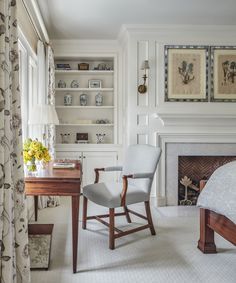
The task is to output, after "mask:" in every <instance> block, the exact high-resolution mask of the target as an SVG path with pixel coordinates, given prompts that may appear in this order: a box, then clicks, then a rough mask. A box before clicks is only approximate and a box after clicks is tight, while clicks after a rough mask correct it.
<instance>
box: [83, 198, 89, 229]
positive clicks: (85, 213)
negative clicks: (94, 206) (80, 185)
mask: <svg viewBox="0 0 236 283" xmlns="http://www.w3.org/2000/svg"><path fill="white" fill-rule="evenodd" d="M87 207H88V199H87V198H86V197H83V219H82V228H83V229H86V226H87Z"/></svg>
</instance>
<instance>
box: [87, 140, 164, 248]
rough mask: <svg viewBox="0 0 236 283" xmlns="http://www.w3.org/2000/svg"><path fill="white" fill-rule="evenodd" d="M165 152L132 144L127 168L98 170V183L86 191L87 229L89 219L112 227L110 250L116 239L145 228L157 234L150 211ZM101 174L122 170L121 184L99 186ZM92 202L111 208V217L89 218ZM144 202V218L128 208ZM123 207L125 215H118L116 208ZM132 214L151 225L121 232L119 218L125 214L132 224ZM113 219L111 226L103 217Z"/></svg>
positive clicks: (97, 216)
mask: <svg viewBox="0 0 236 283" xmlns="http://www.w3.org/2000/svg"><path fill="white" fill-rule="evenodd" d="M160 154H161V150H160V148H158V147H154V146H151V145H131V146H129V147H128V149H127V152H126V157H125V161H124V166H123V167H121V166H115V167H108V168H96V169H94V170H95V174H96V177H95V183H94V184H91V185H87V186H85V187H84V188H83V196H84V201H83V223H82V227H83V229H86V222H87V220H89V219H96V220H98V221H99V222H101V223H103V224H104V225H106V226H108V227H109V248H110V249H114V248H115V239H116V238H120V237H122V236H126V235H128V234H130V233H134V232H137V231H140V230H143V229H148V228H149V229H150V231H151V234H152V235H155V234H156V233H155V229H154V226H153V222H152V216H151V211H150V203H149V199H150V191H151V186H152V182H153V177H154V174H155V171H156V168H157V164H158V161H159V158H160ZM99 171H121V178H120V181H119V182H114V183H99ZM88 199H89V200H91V201H92V202H94V203H96V204H99V205H101V206H104V207H108V208H109V214H104V215H96V216H87V202H88ZM139 202H144V203H145V209H146V214H147V216H143V215H141V214H139V213H137V212H135V211H133V210H130V209H129V208H128V207H127V205H129V204H134V203H139ZM117 207H123V208H124V212H121V213H115V208H117ZM129 213H132V214H134V215H136V216H138V217H141V218H143V219H145V220H147V222H148V224H146V225H143V226H141V227H137V228H134V229H130V230H128V231H121V230H120V229H118V228H116V227H115V216H121V215H125V216H126V219H127V221H128V222H129V223H131V219H130V216H129ZM106 217H109V223H107V222H105V221H104V220H103V219H102V218H106Z"/></svg>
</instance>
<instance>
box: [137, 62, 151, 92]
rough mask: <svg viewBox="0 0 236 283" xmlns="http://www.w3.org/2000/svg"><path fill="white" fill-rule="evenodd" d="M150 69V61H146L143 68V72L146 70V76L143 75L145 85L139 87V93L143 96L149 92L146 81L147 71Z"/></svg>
mask: <svg viewBox="0 0 236 283" xmlns="http://www.w3.org/2000/svg"><path fill="white" fill-rule="evenodd" d="M149 69H150V67H149V63H148V60H145V61H144V62H143V65H142V68H141V70H144V75H143V84H142V85H139V86H138V92H139V93H142V94H143V93H146V92H147V86H146V80H147V70H149Z"/></svg>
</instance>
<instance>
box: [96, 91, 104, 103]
mask: <svg viewBox="0 0 236 283" xmlns="http://www.w3.org/2000/svg"><path fill="white" fill-rule="evenodd" d="M95 104H96V106H102V104H103V96H102V94H101V93H100V92H99V93H98V94H97V95H96V96H95Z"/></svg>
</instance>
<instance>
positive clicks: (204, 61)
mask: <svg viewBox="0 0 236 283" xmlns="http://www.w3.org/2000/svg"><path fill="white" fill-rule="evenodd" d="M208 53H209V48H208V47H207V46H190V45H166V46H165V101H174V102H176V101H208Z"/></svg>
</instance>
